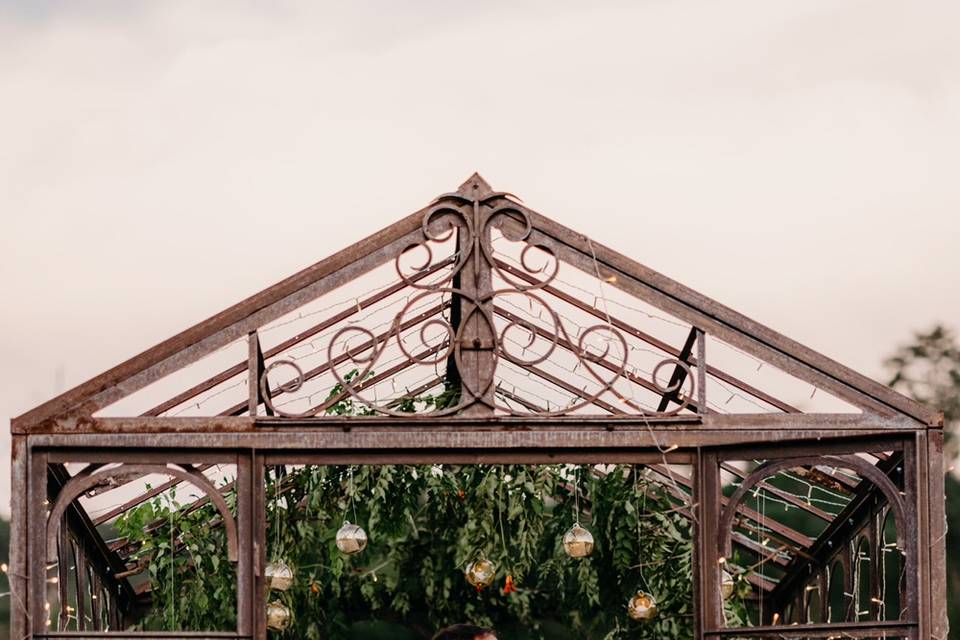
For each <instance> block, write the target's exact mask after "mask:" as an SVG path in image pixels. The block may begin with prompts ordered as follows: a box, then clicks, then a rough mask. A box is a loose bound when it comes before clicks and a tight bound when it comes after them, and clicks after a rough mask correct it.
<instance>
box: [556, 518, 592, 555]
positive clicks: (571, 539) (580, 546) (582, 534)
mask: <svg viewBox="0 0 960 640" xmlns="http://www.w3.org/2000/svg"><path fill="white" fill-rule="evenodd" d="M563 550H564V551H566V552H567V555H568V556H570V557H571V558H586V557H587V556H588V555H590V554H591V553H593V534H592V533H590V532H589V531H587V530H586V529H584V528H583V527H581V526H580V524H579V523H578V524H575V525H573V526H572V527H570V529H568V530H567V532H566V533H565V534H563Z"/></svg>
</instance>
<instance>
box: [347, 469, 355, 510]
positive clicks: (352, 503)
mask: <svg viewBox="0 0 960 640" xmlns="http://www.w3.org/2000/svg"><path fill="white" fill-rule="evenodd" d="M347 476H348V482H347V493H348V495H349V496H350V507H351V508H352V510H353V523H354V524H357V503H356V500H355V499H354V494H355V493H356V491H355V490H354V484H353V466H352V465H351V466H349V467H347Z"/></svg>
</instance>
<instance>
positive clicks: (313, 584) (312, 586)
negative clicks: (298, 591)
mask: <svg viewBox="0 0 960 640" xmlns="http://www.w3.org/2000/svg"><path fill="white" fill-rule="evenodd" d="M310 591H312V592H313V593H314V595H316V594H318V593H320V587H318V586H317V583H316V582H311V583H310Z"/></svg>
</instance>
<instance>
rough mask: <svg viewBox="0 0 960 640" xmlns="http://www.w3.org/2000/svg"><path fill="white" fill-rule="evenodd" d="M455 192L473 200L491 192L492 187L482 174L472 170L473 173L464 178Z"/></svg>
mask: <svg viewBox="0 0 960 640" xmlns="http://www.w3.org/2000/svg"><path fill="white" fill-rule="evenodd" d="M457 193H459V194H460V195H462V196H465V197H467V198H470V199H471V200H473V199H476V198H482V197H484V196H486V195H489V194H491V193H493V187H491V186H490V183H489V182H487V181H486V180H484V179H483V176H481V175H480V174H479V173H478V172H476V171H474V172H473V174H472V175H471V176H470V177H469V178H467V179H466V180H464V182H463V184H461V185H460V186H459V187H458V188H457Z"/></svg>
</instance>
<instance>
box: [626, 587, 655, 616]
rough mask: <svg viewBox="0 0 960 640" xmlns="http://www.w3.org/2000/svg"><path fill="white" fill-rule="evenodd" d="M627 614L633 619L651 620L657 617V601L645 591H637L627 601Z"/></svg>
mask: <svg viewBox="0 0 960 640" xmlns="http://www.w3.org/2000/svg"><path fill="white" fill-rule="evenodd" d="M627 615H629V616H630V617H631V618H633V619H634V620H641V621H645V620H653V619H654V618H656V617H657V601H656V600H655V599H654V597H653V596H652V595H650V594H649V593H647V592H646V591H637V593H636V594H635V595H634V596H633V597H632V598H630V602H628V603H627Z"/></svg>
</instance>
